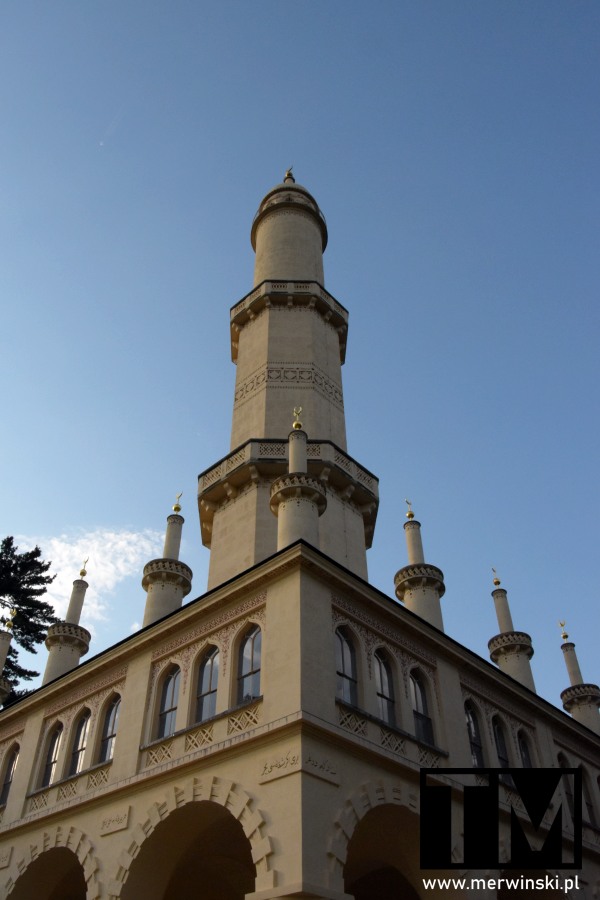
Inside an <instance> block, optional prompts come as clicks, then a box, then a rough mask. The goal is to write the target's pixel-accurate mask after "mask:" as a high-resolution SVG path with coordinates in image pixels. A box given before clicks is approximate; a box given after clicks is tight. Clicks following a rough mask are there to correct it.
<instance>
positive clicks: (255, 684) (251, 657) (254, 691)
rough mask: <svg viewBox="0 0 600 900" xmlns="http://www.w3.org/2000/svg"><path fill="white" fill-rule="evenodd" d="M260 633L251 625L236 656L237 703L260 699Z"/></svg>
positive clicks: (256, 627) (258, 629)
mask: <svg viewBox="0 0 600 900" xmlns="http://www.w3.org/2000/svg"><path fill="white" fill-rule="evenodd" d="M261 654H262V632H261V630H260V628H259V627H258V625H253V626H252V628H250V630H249V631H247V632H246V634H245V635H244V638H243V639H242V643H241V644H240V651H239V655H238V703H243V702H244V701H245V700H254V699H255V698H256V697H260V663H261Z"/></svg>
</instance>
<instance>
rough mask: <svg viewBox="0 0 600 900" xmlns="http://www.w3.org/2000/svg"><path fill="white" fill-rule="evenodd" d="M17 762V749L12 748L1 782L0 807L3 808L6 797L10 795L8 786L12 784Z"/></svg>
mask: <svg viewBox="0 0 600 900" xmlns="http://www.w3.org/2000/svg"><path fill="white" fill-rule="evenodd" d="M18 760H19V748H18V747H13V749H12V750H11V751H10V753H9V754H8V759H7V761H6V768H5V769H4V781H3V782H2V791H0V806H5V805H6V801H7V800H8V795H9V793H10V786H11V784H12V781H13V778H14V775H15V769H16V768H17V762H18Z"/></svg>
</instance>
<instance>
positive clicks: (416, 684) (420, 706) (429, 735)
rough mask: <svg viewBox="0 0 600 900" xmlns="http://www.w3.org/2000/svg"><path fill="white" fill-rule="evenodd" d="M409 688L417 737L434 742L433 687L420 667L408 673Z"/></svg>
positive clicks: (427, 742) (426, 741) (430, 742)
mask: <svg viewBox="0 0 600 900" xmlns="http://www.w3.org/2000/svg"><path fill="white" fill-rule="evenodd" d="M408 688H409V693H410V702H411V705H412V711H413V722H414V732H415V737H416V738H417V740H418V741H422V742H423V743H425V744H434V742H435V740H434V731H433V719H432V718H431V714H430V712H429V710H430V708H431V700H430V697H431V688H430V685H429V679H428V678H427V676H426V675H425V674H424V673H423V670H422V669H421V668H420V667H415V668H412V669H411V670H410V672H409V673H408Z"/></svg>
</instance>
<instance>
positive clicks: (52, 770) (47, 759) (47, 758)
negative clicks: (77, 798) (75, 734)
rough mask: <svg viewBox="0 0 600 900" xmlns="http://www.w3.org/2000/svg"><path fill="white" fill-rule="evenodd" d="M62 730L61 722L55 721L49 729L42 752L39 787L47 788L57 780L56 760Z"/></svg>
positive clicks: (60, 743) (60, 744)
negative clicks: (44, 749) (43, 751)
mask: <svg viewBox="0 0 600 900" xmlns="http://www.w3.org/2000/svg"><path fill="white" fill-rule="evenodd" d="M64 730H65V729H64V725H63V723H62V722H56V723H55V724H54V725H53V726H52V728H51V729H50V733H49V735H48V738H47V740H46V752H45V754H44V763H43V767H42V772H41V776H40V788H48V787H50V786H51V785H53V784H54V782H55V781H58V778H57V774H58V762H59V759H60V751H61V747H62V739H63V734H64Z"/></svg>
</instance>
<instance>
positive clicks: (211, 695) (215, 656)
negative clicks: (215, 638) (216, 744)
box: [195, 647, 219, 722]
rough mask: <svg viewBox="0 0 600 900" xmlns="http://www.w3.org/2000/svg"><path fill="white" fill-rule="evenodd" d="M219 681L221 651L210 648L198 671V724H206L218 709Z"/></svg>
mask: <svg viewBox="0 0 600 900" xmlns="http://www.w3.org/2000/svg"><path fill="white" fill-rule="evenodd" d="M218 680H219V651H218V649H217V647H210V648H209V649H208V650H207V652H206V653H205V654H204V658H203V660H202V662H201V663H200V668H199V670H198V692H197V694H196V719H195V721H196V722H204V720H205V719H210V717H211V716H214V714H215V711H216V708H217V682H218Z"/></svg>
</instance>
